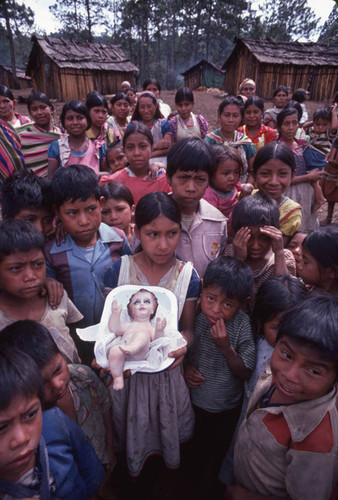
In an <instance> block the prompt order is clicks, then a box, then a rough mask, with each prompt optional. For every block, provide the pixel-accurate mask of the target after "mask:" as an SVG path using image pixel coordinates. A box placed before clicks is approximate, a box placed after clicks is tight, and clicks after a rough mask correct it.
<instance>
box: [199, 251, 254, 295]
mask: <svg viewBox="0 0 338 500" xmlns="http://www.w3.org/2000/svg"><path fill="white" fill-rule="evenodd" d="M253 283H254V276H253V273H252V271H251V269H250V266H248V264H246V263H245V262H243V261H241V260H239V259H236V258H235V257H225V256H223V255H222V256H220V257H217V258H216V259H215V260H213V261H211V262H210V263H209V264H208V266H207V268H206V271H205V273H204V277H203V289H205V288H208V287H209V286H217V287H219V288H220V289H221V290H222V292H223V293H224V294H225V295H226V296H227V297H229V298H232V299H238V300H239V301H240V302H244V301H245V300H246V299H247V298H248V297H249V295H250V293H251V289H252V286H253Z"/></svg>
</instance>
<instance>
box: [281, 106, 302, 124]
mask: <svg viewBox="0 0 338 500" xmlns="http://www.w3.org/2000/svg"><path fill="white" fill-rule="evenodd" d="M291 115H297V120H298V121H299V112H298V111H297V109H296V108H293V107H289V108H287V107H285V108H283V109H282V111H281V112H280V113H278V115H277V127H278V128H280V127H281V126H282V125H283V121H284V120H285V118H286V117H287V116H291Z"/></svg>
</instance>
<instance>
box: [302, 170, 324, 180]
mask: <svg viewBox="0 0 338 500" xmlns="http://www.w3.org/2000/svg"><path fill="white" fill-rule="evenodd" d="M324 175H325V172H324V171H323V170H319V168H314V169H313V170H311V172H308V173H307V174H306V177H307V179H308V182H317V181H319V180H320V179H321V178H322V177H323V176H324Z"/></svg>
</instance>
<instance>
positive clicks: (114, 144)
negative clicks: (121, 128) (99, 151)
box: [107, 137, 123, 153]
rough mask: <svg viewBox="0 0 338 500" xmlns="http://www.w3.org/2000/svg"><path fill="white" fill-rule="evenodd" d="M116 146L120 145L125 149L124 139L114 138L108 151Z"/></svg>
mask: <svg viewBox="0 0 338 500" xmlns="http://www.w3.org/2000/svg"><path fill="white" fill-rule="evenodd" d="M116 146H120V148H121V149H123V145H122V141H121V139H120V137H117V138H116V139H114V140H113V142H111V143H110V144H109V145H108V146H107V153H108V151H110V150H111V149H114V148H116Z"/></svg>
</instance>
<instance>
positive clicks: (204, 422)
mask: <svg viewBox="0 0 338 500" xmlns="http://www.w3.org/2000/svg"><path fill="white" fill-rule="evenodd" d="M252 285H253V275H252V271H251V269H250V267H249V266H248V265H247V264H245V263H244V262H241V261H239V260H237V259H234V258H232V257H218V258H217V259H215V260H214V261H213V262H211V263H210V264H209V265H208V267H207V269H206V272H205V275H204V279H203V289H202V294H201V303H200V307H201V312H200V314H198V316H197V318H196V320H195V328H194V343H193V345H192V347H191V349H190V350H189V351H188V356H187V359H188V361H187V363H186V366H185V375H184V376H185V380H186V383H187V385H188V386H189V387H190V389H191V390H190V395H191V401H192V404H193V408H194V410H195V417H196V424H195V434H194V441H195V447H196V449H195V453H194V456H195V457H197V462H198V465H199V466H200V469H201V470H199V471H198V472H200V473H201V474H202V476H203V475H204V474H205V472H207V473H209V477H208V476H207V477H206V478H205V483H206V484H208V489H209V488H210V487H211V486H213V487H214V488H217V486H219V483H218V481H217V474H218V470H219V467H220V465H221V462H222V459H223V457H224V454H225V452H226V451H227V448H228V446H229V445H230V442H231V439H232V435H233V433H234V430H235V427H236V423H237V420H238V417H239V414H240V411H241V401H242V397H243V390H244V380H245V379H247V378H249V377H250V375H251V373H252V370H253V368H254V367H255V360H256V358H255V342H254V339H253V335H252V331H251V326H250V319H249V317H248V316H247V315H246V314H245V313H244V312H243V311H242V310H241V306H242V305H243V303H244V302H245V300H246V299H247V298H248V296H249V294H250V291H251V288H252ZM209 493H210V495H209V497H210V498H214V496H212V495H211V491H210V492H209ZM214 493H215V491H214Z"/></svg>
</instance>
